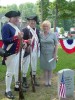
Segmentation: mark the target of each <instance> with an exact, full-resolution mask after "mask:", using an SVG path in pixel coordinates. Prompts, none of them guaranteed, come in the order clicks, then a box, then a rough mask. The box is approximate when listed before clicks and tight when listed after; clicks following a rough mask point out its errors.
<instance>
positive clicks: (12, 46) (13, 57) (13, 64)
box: [2, 11, 23, 99]
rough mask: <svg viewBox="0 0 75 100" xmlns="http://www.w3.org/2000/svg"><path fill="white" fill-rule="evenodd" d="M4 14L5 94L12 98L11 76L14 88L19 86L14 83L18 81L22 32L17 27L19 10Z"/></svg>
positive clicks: (16, 88)
mask: <svg viewBox="0 0 75 100" xmlns="http://www.w3.org/2000/svg"><path fill="white" fill-rule="evenodd" d="M5 16H6V17H7V18H9V22H8V23H6V24H5V25H4V26H3V27H2V40H3V43H4V50H6V51H7V53H8V56H7V57H6V58H5V64H6V66H7V71H6V80H5V82H6V91H5V96H6V97H7V98H9V99H13V98H14V96H13V94H12V92H11V83H12V76H13V75H14V78H15V90H18V89H19V86H18V85H17V84H16V83H17V82H18V69H19V46H20V39H21V38H23V33H22V32H20V30H19V29H18V27H17V24H18V22H19V16H20V12H19V11H18V12H17V11H9V12H7V13H6V14H5Z"/></svg>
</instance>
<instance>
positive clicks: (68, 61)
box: [0, 48, 75, 100]
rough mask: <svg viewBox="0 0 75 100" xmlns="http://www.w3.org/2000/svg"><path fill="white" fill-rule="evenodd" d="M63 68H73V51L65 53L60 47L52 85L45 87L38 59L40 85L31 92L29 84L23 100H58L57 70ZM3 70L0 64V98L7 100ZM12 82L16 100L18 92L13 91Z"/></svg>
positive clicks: (74, 56)
mask: <svg viewBox="0 0 75 100" xmlns="http://www.w3.org/2000/svg"><path fill="white" fill-rule="evenodd" d="M64 68H70V69H73V70H75V53H73V54H67V53H65V52H64V51H63V50H62V49H61V48H59V49H58V62H57V67H56V69H55V70H54V73H53V78H52V86H51V87H45V86H44V85H43V83H44V79H43V72H42V71H41V70H40V67H39V61H38V70H37V78H38V81H39V83H40V87H36V93H33V92H32V89H31V85H30V88H29V89H28V91H27V92H26V93H24V96H25V100H58V96H57V72H58V71H59V70H61V69H64ZM5 72H6V67H5V66H2V65H0V100H9V99H7V98H5V96H4V92H5V81H4V80H5ZM28 79H29V80H28V83H29V84H30V77H29V73H28ZM13 88H14V82H13V84H12V91H13V94H14V95H15V100H18V93H17V92H14V90H13ZM68 100H74V99H73V98H70V99H68Z"/></svg>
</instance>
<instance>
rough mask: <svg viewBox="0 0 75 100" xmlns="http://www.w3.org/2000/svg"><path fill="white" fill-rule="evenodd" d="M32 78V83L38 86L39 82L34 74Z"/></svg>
mask: <svg viewBox="0 0 75 100" xmlns="http://www.w3.org/2000/svg"><path fill="white" fill-rule="evenodd" d="M33 80H34V85H35V86H40V85H39V83H38V82H37V80H36V76H35V75H33Z"/></svg>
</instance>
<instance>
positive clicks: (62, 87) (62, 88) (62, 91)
mask: <svg viewBox="0 0 75 100" xmlns="http://www.w3.org/2000/svg"><path fill="white" fill-rule="evenodd" d="M59 96H60V98H66V86H65V81H64V72H63V73H62V79H61V82H60V88H59Z"/></svg>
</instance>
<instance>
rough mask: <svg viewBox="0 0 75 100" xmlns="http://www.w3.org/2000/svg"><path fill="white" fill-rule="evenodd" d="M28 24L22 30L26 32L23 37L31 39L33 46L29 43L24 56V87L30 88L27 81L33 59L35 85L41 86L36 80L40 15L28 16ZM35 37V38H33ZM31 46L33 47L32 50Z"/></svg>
mask: <svg viewBox="0 0 75 100" xmlns="http://www.w3.org/2000/svg"><path fill="white" fill-rule="evenodd" d="M27 20H28V25H27V27H25V28H24V29H23V30H22V32H23V33H24V36H23V39H25V40H27V39H28V40H30V43H31V41H32V43H31V45H32V47H30V44H28V45H27V48H26V50H25V54H24V58H23V67H22V72H23V87H24V88H28V87H29V86H28V83H27V72H28V68H29V64H30V60H31V67H32V73H31V74H32V75H33V79H34V84H35V86H39V84H38V83H37V81H36V70H37V49H38V48H37V47H38V36H39V35H38V34H39V30H38V29H37V28H36V24H37V23H38V17H37V16H29V17H28V18H27ZM32 38H33V39H32ZM30 48H31V49H32V50H31V51H30ZM30 52H31V58H30Z"/></svg>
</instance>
